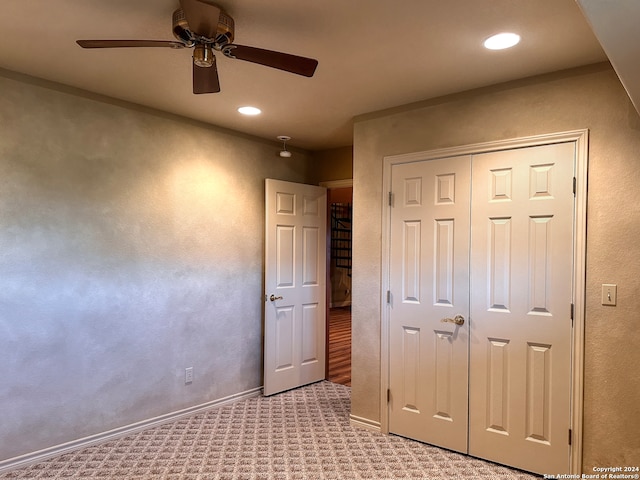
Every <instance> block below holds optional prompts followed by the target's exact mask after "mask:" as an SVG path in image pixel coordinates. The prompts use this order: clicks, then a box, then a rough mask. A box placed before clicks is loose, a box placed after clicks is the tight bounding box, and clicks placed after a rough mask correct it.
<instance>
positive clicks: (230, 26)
mask: <svg viewBox="0 0 640 480" xmlns="http://www.w3.org/2000/svg"><path fill="white" fill-rule="evenodd" d="M233 32H234V21H233V18H231V17H230V16H229V15H228V14H227V13H226V12H223V11H222V10H220V17H219V18H218V28H217V30H216V38H204V37H200V36H198V35H196V34H195V33H193V32H192V31H191V30H190V29H189V24H188V23H187V19H186V17H185V16H184V11H183V10H182V9H181V8H178V9H177V10H176V11H175V12H173V35H174V36H175V37H176V38H177V39H178V40H180V41H181V42H183V43H185V44H186V45H188V46H190V47H191V46H193V45H195V44H196V43H209V44H212V45H213V46H214V47H215V48H216V49H220V48H222V47H224V46H225V45H227V44H229V43H232V42H233Z"/></svg>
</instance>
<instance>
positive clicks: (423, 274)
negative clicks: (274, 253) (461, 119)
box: [389, 155, 471, 452]
mask: <svg viewBox="0 0 640 480" xmlns="http://www.w3.org/2000/svg"><path fill="white" fill-rule="evenodd" d="M470 160H471V157H470V156H468V155H467V156H462V157H455V158H447V159H442V160H432V161H423V162H416V163H404V164H398V165H393V167H392V171H391V179H392V192H393V202H392V207H391V230H390V231H391V234H390V254H391V258H390V278H389V280H390V287H391V295H390V306H389V308H390V315H389V340H390V345H389V347H390V348H389V352H390V358H389V390H390V396H389V431H390V432H391V433H397V434H399V435H402V436H406V437H410V438H414V439H416V440H420V441H423V442H427V443H431V444H434V445H439V446H442V447H445V448H449V449H451V450H457V451H460V452H466V451H467V420H468V415H467V401H468V390H467V387H468V385H467V374H468V338H469V337H468V335H469V333H468V332H469V324H468V322H467V321H466V319H467V317H468V313H469V200H470V199H469V196H470ZM456 316H460V317H458V318H460V319H464V323H462V324H461V325H456V324H455V323H452V322H453V319H454V318H456ZM443 319H449V320H450V321H448V322H443V321H442V320H443Z"/></svg>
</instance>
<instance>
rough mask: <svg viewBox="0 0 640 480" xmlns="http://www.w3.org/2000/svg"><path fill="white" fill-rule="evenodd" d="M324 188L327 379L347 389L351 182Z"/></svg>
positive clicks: (349, 314)
mask: <svg viewBox="0 0 640 480" xmlns="http://www.w3.org/2000/svg"><path fill="white" fill-rule="evenodd" d="M321 185H322V186H324V187H326V188H327V212H328V215H327V217H328V218H327V355H326V358H327V380H329V381H331V382H334V383H339V384H342V385H346V386H351V238H352V235H351V230H352V202H353V183H352V180H340V181H335V182H325V183H322V184H321Z"/></svg>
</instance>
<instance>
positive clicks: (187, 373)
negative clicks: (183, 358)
mask: <svg viewBox="0 0 640 480" xmlns="http://www.w3.org/2000/svg"><path fill="white" fill-rule="evenodd" d="M190 383H193V367H187V368H185V369H184V384H185V385H188V384H190Z"/></svg>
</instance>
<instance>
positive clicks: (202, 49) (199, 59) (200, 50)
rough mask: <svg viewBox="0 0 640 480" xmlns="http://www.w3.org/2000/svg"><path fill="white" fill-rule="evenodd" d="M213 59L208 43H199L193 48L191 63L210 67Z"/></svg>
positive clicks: (214, 59) (214, 58)
mask: <svg viewBox="0 0 640 480" xmlns="http://www.w3.org/2000/svg"><path fill="white" fill-rule="evenodd" d="M215 61H216V57H215V55H214V54H213V50H212V49H211V47H210V46H209V45H206V44H203V43H199V44H198V45H196V46H195V48H194V49H193V63H195V64H196V65H197V66H198V67H205V68H208V67H211V66H212V65H213V63H214V62H215Z"/></svg>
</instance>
